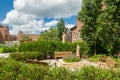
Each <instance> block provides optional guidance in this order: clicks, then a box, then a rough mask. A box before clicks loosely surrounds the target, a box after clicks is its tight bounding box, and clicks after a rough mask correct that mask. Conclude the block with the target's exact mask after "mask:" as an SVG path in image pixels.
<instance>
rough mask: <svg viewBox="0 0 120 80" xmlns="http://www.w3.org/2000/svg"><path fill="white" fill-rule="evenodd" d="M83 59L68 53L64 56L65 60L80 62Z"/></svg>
mask: <svg viewBox="0 0 120 80" xmlns="http://www.w3.org/2000/svg"><path fill="white" fill-rule="evenodd" d="M80 60H81V59H80V58H79V57H76V56H74V55H66V56H64V57H63V61H64V62H79V61H80Z"/></svg>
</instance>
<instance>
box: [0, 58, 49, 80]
mask: <svg viewBox="0 0 120 80" xmlns="http://www.w3.org/2000/svg"><path fill="white" fill-rule="evenodd" d="M47 70H48V67H44V66H42V65H40V66H38V65H35V64H34V65H32V64H25V63H21V62H17V61H15V60H12V59H9V58H8V59H0V80H43V77H44V75H45V74H46V72H47Z"/></svg>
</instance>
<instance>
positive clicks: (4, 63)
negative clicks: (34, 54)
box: [0, 58, 120, 80]
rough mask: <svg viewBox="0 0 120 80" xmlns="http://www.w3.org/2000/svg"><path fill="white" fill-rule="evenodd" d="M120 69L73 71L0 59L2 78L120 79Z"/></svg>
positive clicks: (5, 79)
mask: <svg viewBox="0 0 120 80" xmlns="http://www.w3.org/2000/svg"><path fill="white" fill-rule="evenodd" d="M119 79H120V70H117V71H113V70H108V69H100V68H95V67H93V66H90V67H84V68H82V69H81V70H75V71H71V70H68V69H65V68H62V67H60V68H57V67H56V68H49V67H45V66H42V65H36V64H26V63H24V62H18V61H15V60H13V59H10V58H6V59H0V80H119Z"/></svg>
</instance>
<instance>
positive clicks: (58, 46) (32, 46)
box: [18, 40, 88, 58]
mask: <svg viewBox="0 0 120 80" xmlns="http://www.w3.org/2000/svg"><path fill="white" fill-rule="evenodd" d="M78 44H79V45H80V54H82V55H84V54H87V51H88V47H87V44H86V43H84V42H77V43H69V42H65V43H62V42H61V41H45V40H41V41H37V42H26V43H22V44H21V45H20V46H19V49H18V50H19V52H24V51H26V52H30V51H39V52H41V53H43V54H44V55H45V56H47V55H50V56H51V57H52V58H53V57H54V52H55V51H72V52H73V53H75V52H76V46H77V45H78Z"/></svg>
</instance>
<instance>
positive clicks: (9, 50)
mask: <svg viewBox="0 0 120 80" xmlns="http://www.w3.org/2000/svg"><path fill="white" fill-rule="evenodd" d="M9 52H17V48H16V47H5V48H3V53H9Z"/></svg>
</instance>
